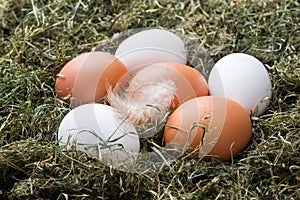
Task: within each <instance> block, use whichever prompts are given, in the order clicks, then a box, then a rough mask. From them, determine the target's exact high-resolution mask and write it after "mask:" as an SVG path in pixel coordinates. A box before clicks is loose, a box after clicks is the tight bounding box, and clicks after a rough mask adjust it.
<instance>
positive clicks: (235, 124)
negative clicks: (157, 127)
mask: <svg viewBox="0 0 300 200" xmlns="http://www.w3.org/2000/svg"><path fill="white" fill-rule="evenodd" d="M250 139H251V120H250V117H249V115H248V112H247V111H246V110H245V109H244V108H243V107H242V106H241V105H240V104H238V103H237V102H235V101H233V100H230V99H225V98H223V97H215V96H204V97H198V98H193V99H191V100H189V101H187V102H185V103H183V104H182V105H180V106H179V107H178V108H177V109H176V110H175V111H174V112H173V113H172V114H171V115H170V117H169V118H168V120H167V123H166V127H165V129H164V142H165V145H166V147H170V148H179V149H182V150H189V151H192V150H195V151H196V152H197V155H196V157H197V158H200V159H202V158H207V157H208V156H214V157H216V158H218V159H220V160H224V161H228V160H230V159H231V158H232V157H235V156H236V155H238V153H239V152H241V151H242V150H244V149H245V148H246V146H247V144H248V143H249V140H250ZM197 148H198V149H199V150H197Z"/></svg>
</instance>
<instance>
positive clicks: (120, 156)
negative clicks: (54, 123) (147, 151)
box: [58, 104, 140, 164]
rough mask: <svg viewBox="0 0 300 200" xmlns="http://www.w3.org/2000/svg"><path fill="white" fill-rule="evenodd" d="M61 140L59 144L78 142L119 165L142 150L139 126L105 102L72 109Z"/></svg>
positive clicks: (80, 147)
mask: <svg viewBox="0 0 300 200" xmlns="http://www.w3.org/2000/svg"><path fill="white" fill-rule="evenodd" d="M58 140H59V145H66V147H67V148H70V147H71V146H72V145H75V146H76V149H77V150H80V151H83V152H85V153H87V154H88V155H89V156H91V157H95V158H97V159H100V160H101V161H103V162H104V163H105V164H118V162H122V161H123V160H125V159H127V158H128V157H129V156H130V154H134V153H138V152H139V150H140V143H139V138H138V135H137V133H136V130H135V128H134V127H133V126H132V125H131V124H129V123H123V122H122V120H121V119H119V118H118V117H116V112H115V111H114V109H113V108H112V107H111V106H108V105H103V104H84V105H81V106H78V107H76V108H74V109H73V110H71V111H70V112H69V113H68V114H67V115H66V116H65V117H64V118H63V120H62V121H61V124H60V126H59V130H58ZM107 141H110V142H107ZM122 147H123V148H122Z"/></svg>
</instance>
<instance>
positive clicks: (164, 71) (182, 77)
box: [129, 62, 209, 107]
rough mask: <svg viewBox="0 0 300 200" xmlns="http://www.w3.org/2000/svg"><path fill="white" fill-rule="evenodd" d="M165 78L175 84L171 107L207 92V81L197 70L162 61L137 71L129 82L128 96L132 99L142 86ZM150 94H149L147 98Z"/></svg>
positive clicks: (204, 94) (137, 94)
mask: <svg viewBox="0 0 300 200" xmlns="http://www.w3.org/2000/svg"><path fill="white" fill-rule="evenodd" d="M167 80H170V81H173V82H174V83H175V86H176V92H175V97H174V101H173V107H176V106H178V105H179V104H180V103H183V102H184V101H187V100H189V99H191V98H194V97H199V96H206V95H208V94H209V91H208V86H207V82H206V80H205V79H204V77H203V76H202V75H201V73H200V72H199V71H197V70H195V69H194V68H192V67H189V66H187V65H184V64H180V63H172V62H163V63H155V64H152V65H149V66H147V67H145V68H144V69H142V70H140V71H139V72H137V73H136V75H135V76H134V77H133V78H132V80H131V81H130V83H129V91H131V93H129V96H130V98H133V99H134V98H135V97H136V96H139V90H140V88H143V86H147V85H148V84H149V83H155V82H157V83H160V82H163V81H167ZM151 95H152V94H149V98H151ZM145 103H147V102H145Z"/></svg>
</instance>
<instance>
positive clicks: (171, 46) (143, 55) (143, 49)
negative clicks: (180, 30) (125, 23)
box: [115, 29, 187, 74]
mask: <svg viewBox="0 0 300 200" xmlns="http://www.w3.org/2000/svg"><path fill="white" fill-rule="evenodd" d="M115 56H116V57H117V58H118V59H119V60H120V61H121V62H123V63H124V65H125V66H126V68H127V69H128V71H129V73H130V74H132V73H135V72H136V71H137V70H139V69H141V68H143V67H145V66H147V65H149V64H152V63H157V62H177V63H181V64H186V62H187V55H186V49H185V45H184V43H183V41H182V40H181V39H180V38H179V37H178V36H177V35H175V34H174V33H171V32H169V31H167V30H163V29H149V30H144V31H141V32H138V33H136V34H134V35H132V36H130V37H128V38H127V39H125V40H124V41H123V42H122V43H121V44H120V45H119V47H118V48H117V50H116V52H115Z"/></svg>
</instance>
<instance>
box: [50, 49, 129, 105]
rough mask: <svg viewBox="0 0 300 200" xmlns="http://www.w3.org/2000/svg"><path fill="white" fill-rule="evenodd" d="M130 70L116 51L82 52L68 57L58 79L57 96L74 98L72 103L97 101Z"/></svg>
mask: <svg viewBox="0 0 300 200" xmlns="http://www.w3.org/2000/svg"><path fill="white" fill-rule="evenodd" d="M126 72H127V70H126V68H125V66H124V65H123V64H122V63H121V62H120V61H119V60H118V59H116V58H115V57H114V56H113V55H111V54H109V53H105V52H99V51H97V52H89V53H83V54H80V55H79V56H77V57H75V58H73V59H72V60H71V61H69V62H68V63H67V64H66V65H65V66H64V67H63V68H62V70H61V71H60V72H59V74H58V75H57V78H56V82H55V92H56V95H57V97H58V98H61V99H64V100H66V101H68V102H69V101H71V102H72V105H73V106H78V105H81V104H85V103H89V102H95V101H98V100H99V99H101V98H103V97H104V96H105V95H106V89H107V87H109V86H115V84H116V83H117V81H118V80H119V79H120V78H121V77H122V76H123V75H125V73H126Z"/></svg>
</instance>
